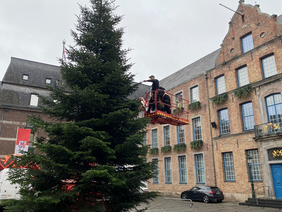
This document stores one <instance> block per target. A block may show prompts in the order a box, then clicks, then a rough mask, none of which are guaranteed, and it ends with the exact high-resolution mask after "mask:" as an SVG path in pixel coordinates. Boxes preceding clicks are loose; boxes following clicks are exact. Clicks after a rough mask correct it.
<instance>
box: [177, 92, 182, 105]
mask: <svg viewBox="0 0 282 212" xmlns="http://www.w3.org/2000/svg"><path fill="white" fill-rule="evenodd" d="M182 98H183V95H182V92H180V93H178V94H175V101H176V103H177V101H179V102H182V101H183V99H182Z"/></svg>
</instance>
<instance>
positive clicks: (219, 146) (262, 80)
mask: <svg viewBox="0 0 282 212" xmlns="http://www.w3.org/2000/svg"><path fill="white" fill-rule="evenodd" d="M237 12H238V13H241V15H240V14H237V13H235V14H234V16H233V17H232V20H231V22H230V23H229V31H228V33H227V35H226V36H225V38H224V40H223V43H222V44H221V51H220V53H219V55H218V57H217V59H216V61H215V66H214V68H211V69H209V70H203V71H205V74H202V75H200V76H197V77H196V78H194V79H193V78H191V79H190V80H189V79H188V80H186V82H185V83H182V84H180V85H178V86H174V87H173V89H171V90H169V93H172V94H175V93H177V92H180V91H182V92H183V98H184V99H188V100H190V88H191V87H193V86H194V85H198V86H199V96H200V102H201V108H199V109H196V110H190V111H189V119H190V125H186V126H185V142H186V145H187V148H186V150H185V151H183V152H181V153H175V152H173V151H171V152H170V153H165V154H163V153H161V152H159V154H158V155H156V156H152V155H150V154H148V160H149V161H150V160H151V159H152V158H157V159H159V183H158V184H154V183H153V182H151V183H150V184H149V189H150V190H158V191H161V192H164V193H173V194H177V195H179V194H180V193H181V192H182V191H184V190H187V189H189V188H192V187H193V186H195V185H197V180H196V178H195V177H196V165H195V158H194V155H195V154H203V156H204V163H205V165H204V168H205V178H206V180H205V183H204V184H206V185H215V186H218V187H219V188H220V189H222V191H223V193H224V194H225V197H226V198H227V199H236V200H240V201H244V200H245V199H246V198H247V197H250V196H251V193H252V191H251V185H250V176H249V167H248V163H247V159H246V157H247V151H251V150H254V151H257V152H258V154H259V165H260V171H261V174H262V175H261V179H260V180H256V181H254V184H255V189H257V190H256V194H257V195H265V193H263V189H264V188H266V190H267V192H268V194H269V195H270V196H271V197H273V198H275V197H276V196H275V188H274V186H273V183H272V177H271V164H272V162H271V161H268V159H267V151H268V150H269V147H268V146H271V148H279V147H282V143H281V144H280V141H279V137H278V138H276V140H274V141H275V142H274V144H273V139H271V138H270V137H267V136H266V137H263V139H264V140H263V142H261V140H258V137H256V138H255V136H256V135H255V131H254V129H251V130H246V129H245V128H244V124H243V118H242V117H243V116H242V108H241V107H242V104H244V103H251V105H252V109H253V117H254V123H255V125H257V126H259V125H261V124H263V123H267V122H268V121H269V120H268V118H267V112H266V108H265V97H266V96H267V95H271V94H275V93H280V94H281V92H282V86H281V85H282V84H281V82H282V59H281V58H282V48H281V47H282V44H281V43H282V23H281V22H277V16H276V15H272V16H269V15H268V14H265V13H262V12H261V11H260V9H259V5H255V6H252V5H246V4H244V1H240V2H239V6H238V9H237ZM245 35H251V37H252V40H253V47H252V48H251V49H250V50H249V51H247V52H245V53H244V52H243V50H242V49H243V48H242V38H243V37H244V36H245ZM267 56H273V57H274V59H275V66H276V70H277V73H276V74H274V75H273V76H270V77H265V75H264V74H263V73H264V70H263V67H262V60H263V58H265V57H267ZM242 67H247V73H248V79H249V83H247V85H244V86H242V87H243V88H244V87H250V88H251V89H252V90H251V91H250V93H249V94H248V95H247V96H246V97H242V98H239V97H236V96H235V91H237V90H238V89H239V87H238V86H239V85H238V74H237V70H238V69H239V68H242ZM191 71H193V70H191ZM195 71H196V70H195ZM179 72H181V70H180V71H179ZM177 73H178V72H177ZM172 76H173V75H172ZM220 76H224V83H225V87H226V90H225V92H223V93H222V94H226V95H227V96H228V98H227V100H225V101H224V102H222V103H220V104H216V103H212V100H213V97H217V96H219V95H217V83H216V81H217V79H218V77H220ZM164 81H165V82H167V81H168V80H167V79H166V80H164ZM207 85H208V86H207ZM163 86H164V87H165V85H163ZM222 109H228V118H229V126H230V133H226V134H224V133H222V132H221V130H220V121H219V111H220V110H222ZM196 117H200V119H201V129H202V140H203V142H204V144H203V146H202V147H201V148H200V149H198V150H191V148H190V142H191V141H193V126H192V125H193V121H192V120H193V119H194V118H196ZM212 122H215V124H216V128H212V127H211V123H212ZM155 128H157V129H158V141H159V143H158V148H159V149H160V148H161V147H162V146H163V145H164V143H163V126H158V125H150V126H149V127H148V138H147V139H148V144H151V143H150V142H151V130H152V129H155ZM170 129H171V134H170V135H171V145H172V147H173V145H174V144H176V143H177V135H176V127H175V126H170ZM277 139H278V141H277ZM281 141H282V139H281ZM267 143H269V145H268V144H267ZM179 155H185V156H186V158H187V172H188V175H187V176H188V183H187V184H185V185H183V184H180V180H179V164H178V161H177V160H178V156H179ZM226 155H229V156H230V155H232V157H233V165H232V166H233V167H232V168H234V172H233V173H234V177H235V178H234V179H232V180H229V179H228V177H227V176H226V175H227V174H228V173H227V171H226V170H227V168H226V170H225V168H224V167H225V166H224V156H226ZM165 157H171V160H172V172H173V175H172V176H173V177H172V178H173V179H172V184H166V183H165V165H164V158H165ZM275 163H276V164H280V163H281V164H282V161H278V162H277V161H276V162H275ZM226 164H227V163H225V165H226ZM264 169H266V171H265V170H264ZM281 171H282V170H281ZM259 187H261V189H260V188H259Z"/></svg>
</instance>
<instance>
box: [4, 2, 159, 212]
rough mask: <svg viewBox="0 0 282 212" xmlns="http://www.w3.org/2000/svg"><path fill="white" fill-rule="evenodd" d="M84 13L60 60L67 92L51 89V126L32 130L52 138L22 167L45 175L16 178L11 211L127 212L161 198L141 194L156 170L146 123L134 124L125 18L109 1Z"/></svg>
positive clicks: (47, 107) (47, 101) (37, 123)
mask: <svg viewBox="0 0 282 212" xmlns="http://www.w3.org/2000/svg"><path fill="white" fill-rule="evenodd" d="M80 7H81V14H80V15H79V16H78V23H77V25H76V30H75V31H72V35H73V38H74V40H75V43H76V45H75V46H73V47H69V48H68V49H67V53H68V54H67V58H68V60H67V62H65V61H63V60H61V73H62V78H63V80H64V81H65V86H66V89H64V88H63V87H61V88H60V89H57V88H50V98H44V97H41V102H42V103H43V104H42V105H44V107H42V110H43V113H44V114H48V115H50V120H48V121H46V120H43V119H41V118H40V117H31V118H30V122H31V123H32V124H33V125H34V128H36V129H38V130H44V131H45V132H46V137H42V138H38V139H37V142H36V143H34V144H33V145H34V146H35V147H36V151H35V152H29V153H28V154H25V155H23V156H22V157H20V159H19V160H18V161H19V162H18V163H19V165H26V164H28V166H32V165H33V164H34V163H36V164H37V165H38V166H39V167H40V170H35V169H31V168H28V169H27V170H26V171H24V172H23V170H22V169H13V170H12V172H11V174H10V176H11V178H12V179H13V181H14V182H17V183H20V184H21V187H22V188H21V191H20V193H21V195H22V199H21V200H12V201H8V202H6V203H5V204H7V207H6V209H7V211H17V212H20V211H32V212H37V211H46V212H47V211H48V212H50V211H84V212H86V211H129V210H130V209H133V208H135V207H136V206H138V205H139V204H140V203H143V202H147V201H148V200H149V199H152V198H154V197H156V196H157V193H155V192H148V193H141V192H139V188H140V186H142V184H143V182H144V181H146V180H148V179H150V178H152V177H153V170H154V164H152V163H150V162H147V161H146V159H145V156H146V153H147V150H148V147H147V146H144V145H142V142H143V134H144V130H145V127H146V125H147V123H148V120H147V119H141V118H136V117H137V116H138V113H139V112H140V110H139V108H140V103H139V101H138V100H131V99H129V98H128V96H129V95H130V94H132V93H133V92H134V91H135V90H136V89H137V86H138V84H134V83H133V75H132V74H131V73H130V72H129V69H130V67H131V64H128V61H127V58H126V54H127V52H128V50H124V49H122V35H123V29H122V28H118V26H117V25H118V24H119V22H120V21H121V17H120V16H117V15H114V10H115V6H114V4H113V2H112V1H110V0H91V7H83V6H80Z"/></svg>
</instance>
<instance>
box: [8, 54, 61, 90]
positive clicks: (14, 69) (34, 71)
mask: <svg viewBox="0 0 282 212" xmlns="http://www.w3.org/2000/svg"><path fill="white" fill-rule="evenodd" d="M24 74H25V75H28V76H29V79H28V81H26V80H23V78H22V77H23V75H24ZM46 78H49V79H51V85H52V86H55V83H56V80H60V66H54V65H49V64H44V63H38V62H34V61H29V60H24V59H19V58H14V57H12V58H11V62H10V65H9V67H8V69H7V71H6V73H5V76H4V78H3V83H6V82H9V83H15V84H20V85H27V86H36V87H41V88H46Z"/></svg>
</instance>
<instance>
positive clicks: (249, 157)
mask: <svg viewBox="0 0 282 212" xmlns="http://www.w3.org/2000/svg"><path fill="white" fill-rule="evenodd" d="M252 159H253V158H252V157H251V156H250V155H248V156H247V161H248V166H249V170H250V178H251V186H252V198H253V199H255V198H256V194H255V189H254V181H253V175H252V169H251V164H252V163H253V160H252Z"/></svg>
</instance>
